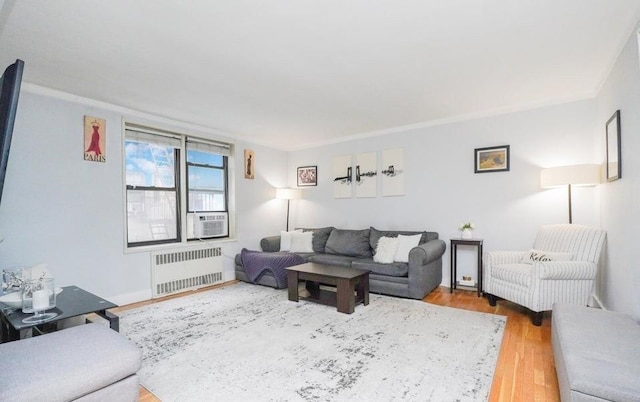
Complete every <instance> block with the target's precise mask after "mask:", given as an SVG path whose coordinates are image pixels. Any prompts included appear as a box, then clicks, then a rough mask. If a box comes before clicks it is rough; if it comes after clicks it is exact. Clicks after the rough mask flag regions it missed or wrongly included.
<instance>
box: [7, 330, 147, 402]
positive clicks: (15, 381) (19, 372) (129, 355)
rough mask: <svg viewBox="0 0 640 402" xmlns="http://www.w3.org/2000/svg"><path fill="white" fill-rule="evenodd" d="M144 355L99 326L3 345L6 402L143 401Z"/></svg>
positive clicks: (118, 335) (130, 344)
mask: <svg viewBox="0 0 640 402" xmlns="http://www.w3.org/2000/svg"><path fill="white" fill-rule="evenodd" d="M141 358H142V352H141V351H140V349H139V348H138V347H137V346H136V345H135V344H134V343H133V342H131V341H130V340H128V339H127V338H125V337H124V336H123V335H120V334H119V333H117V332H115V331H113V330H111V329H109V328H107V327H105V326H102V325H99V324H87V325H79V326H76V327H72V328H69V329H65V330H62V331H57V332H53V333H51V334H47V335H41V336H37V337H33V338H28V339H24V340H21V341H15V342H8V343H3V344H1V345H0V367H2V374H1V375H0V401H70V400H83V401H137V400H138V394H139V381H138V376H137V375H136V372H137V371H138V369H140V362H141Z"/></svg>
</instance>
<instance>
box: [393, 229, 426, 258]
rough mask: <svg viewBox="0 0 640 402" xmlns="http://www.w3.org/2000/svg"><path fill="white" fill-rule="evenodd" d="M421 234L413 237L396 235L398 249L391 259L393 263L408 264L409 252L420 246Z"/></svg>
mask: <svg viewBox="0 0 640 402" xmlns="http://www.w3.org/2000/svg"><path fill="white" fill-rule="evenodd" d="M421 237H422V235H421V234H417V235H413V236H404V235H398V249H397V250H396V255H395V257H393V261H395V262H409V251H411V249H412V248H414V247H416V246H417V245H418V244H420V238H421Z"/></svg>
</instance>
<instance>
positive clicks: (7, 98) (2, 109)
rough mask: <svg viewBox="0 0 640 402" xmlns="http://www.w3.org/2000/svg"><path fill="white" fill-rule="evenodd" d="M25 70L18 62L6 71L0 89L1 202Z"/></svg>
mask: <svg viewBox="0 0 640 402" xmlns="http://www.w3.org/2000/svg"><path fill="white" fill-rule="evenodd" d="M23 70H24V62H23V61H22V60H16V62H15V63H13V64H12V65H10V66H9V67H7V69H6V70H4V74H2V78H1V79H0V87H2V90H1V91H0V152H1V154H0V202H1V201H2V190H3V188H4V178H5V175H6V173H7V163H8V162H9V148H11V136H12V135H13V123H14V122H15V120H16V111H17V110H18V98H19V97H20V84H21V83H22V71H23Z"/></svg>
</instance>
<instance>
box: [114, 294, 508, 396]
mask: <svg viewBox="0 0 640 402" xmlns="http://www.w3.org/2000/svg"><path fill="white" fill-rule="evenodd" d="M505 321H506V319H505V317H501V316H495V315H490V314H484V313H476V312H470V311H464V310H458V309H452V308H447V307H440V306H434V305H431V304H427V303H424V302H421V301H416V300H405V299H399V298H394V297H387V296H378V295H373V294H372V295H371V299H370V303H369V305H368V306H363V305H358V306H356V310H355V312H354V313H353V314H351V315H347V314H342V313H338V312H337V311H336V310H335V309H334V308H331V307H327V306H322V305H318V304H314V303H310V302H305V301H301V302H299V303H295V302H291V301H288V300H287V292H286V290H275V289H271V288H266V287H262V286H254V285H250V284H245V283H239V284H236V285H231V286H228V287H224V288H220V289H215V290H211V291H208V292H204V293H198V294H194V295H190V296H186V297H181V298H178V299H173V300H169V301H166V302H162V303H156V304H153V305H149V306H145V307H142V308H138V309H134V310H129V311H126V312H124V313H122V315H121V319H120V330H121V332H122V333H123V334H125V335H126V336H127V337H129V338H130V339H132V340H133V341H135V342H136V343H137V344H138V345H139V346H140V347H141V348H142V350H143V362H142V369H141V370H140V371H139V373H138V374H139V375H140V379H141V382H142V384H143V385H144V386H145V387H147V388H148V389H149V390H150V391H151V392H153V393H154V394H155V395H156V396H157V397H158V398H160V399H161V400H163V401H165V402H169V401H205V400H206V401H234V400H243V401H272V400H273V401H310V400H313V401H349V400H360V401H374V400H375V401H418V400H420V401H485V400H487V397H488V395H489V389H490V387H491V381H492V378H493V372H494V370H495V364H496V360H497V356H498V352H499V349H500V342H501V340H502V334H503V330H504V325H505Z"/></svg>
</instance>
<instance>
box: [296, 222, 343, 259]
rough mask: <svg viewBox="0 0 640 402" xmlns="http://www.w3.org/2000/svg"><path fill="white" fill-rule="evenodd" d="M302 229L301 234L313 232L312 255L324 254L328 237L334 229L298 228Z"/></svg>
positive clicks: (329, 227)
mask: <svg viewBox="0 0 640 402" xmlns="http://www.w3.org/2000/svg"><path fill="white" fill-rule="evenodd" d="M298 229H302V231H303V232H313V239H312V241H311V243H312V244H313V252H314V253H324V252H325V251H324V248H325V246H326V245H327V240H329V235H330V234H331V231H332V230H333V229H334V227H333V226H328V227H326V228H298Z"/></svg>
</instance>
